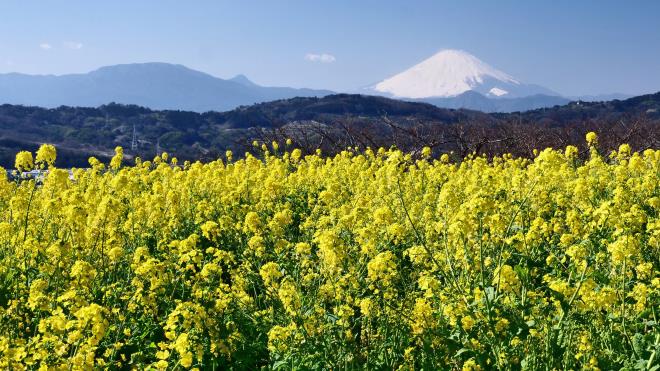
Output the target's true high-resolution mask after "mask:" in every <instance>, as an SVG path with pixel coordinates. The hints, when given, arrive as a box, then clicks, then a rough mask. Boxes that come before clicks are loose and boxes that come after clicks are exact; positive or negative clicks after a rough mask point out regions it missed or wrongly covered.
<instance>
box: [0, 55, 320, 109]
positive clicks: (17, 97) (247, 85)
mask: <svg viewBox="0 0 660 371" xmlns="http://www.w3.org/2000/svg"><path fill="white" fill-rule="evenodd" d="M331 93H332V92H331V91H328V90H313V89H294V88H286V87H264V86H259V85H257V84H255V83H253V82H252V81H250V80H249V79H248V78H247V77H245V76H243V75H239V76H236V77H234V78H233V79H228V80H224V79H220V78H217V77H214V76H211V75H209V74H206V73H203V72H199V71H195V70H192V69H189V68H187V67H184V66H181V65H174V64H167V63H140V64H122V65H115V66H108V67H102V68H99V69H98V70H95V71H92V72H89V73H85V74H70V75H61V76H53V75H25V74H18V73H9V74H1V75H0V103H10V104H23V105H30V106H41V107H48V108H53V107H58V106H63V105H64V106H81V107H97V106H100V105H103V104H108V103H111V102H115V103H123V104H136V105H140V106H145V107H149V108H152V109H173V110H186V111H196V112H205V111H227V110H231V109H234V108H236V107H238V106H243V105H250V104H254V103H260V102H266V101H272V100H277V99H285V98H293V97H301V96H302V97H305V96H325V95H328V94H331Z"/></svg>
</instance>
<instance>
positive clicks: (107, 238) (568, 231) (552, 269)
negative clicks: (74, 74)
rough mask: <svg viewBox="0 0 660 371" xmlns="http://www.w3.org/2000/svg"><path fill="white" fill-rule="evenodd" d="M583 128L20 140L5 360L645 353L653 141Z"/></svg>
mask: <svg viewBox="0 0 660 371" xmlns="http://www.w3.org/2000/svg"><path fill="white" fill-rule="evenodd" d="M597 141H598V140H597V137H596V135H595V134H593V133H590V134H588V136H587V142H588V147H589V148H590V149H589V153H578V149H577V148H575V147H568V148H565V149H561V150H552V149H547V150H544V151H540V152H539V153H538V155H537V156H536V157H535V158H534V159H531V160H528V159H515V158H510V157H508V156H505V157H504V158H493V159H490V160H489V159H486V158H485V157H478V156H472V157H470V158H467V159H465V160H463V161H460V162H459V163H451V162H450V161H449V158H448V156H447V155H446V154H445V155H442V156H441V157H440V158H438V159H431V158H430V150H429V149H428V148H425V149H424V150H423V151H422V153H421V154H419V155H416V156H411V155H409V154H405V153H402V152H400V151H397V150H382V149H381V150H378V151H372V150H369V149H367V150H366V151H351V150H347V151H344V152H343V153H341V154H339V155H337V156H335V157H332V158H324V157H322V156H320V155H309V156H302V155H301V153H300V151H299V150H295V149H292V148H290V145H284V144H282V145H281V146H278V145H277V144H276V143H274V144H273V145H272V146H269V147H268V148H266V147H265V146H264V151H263V156H261V157H260V158H256V157H253V156H250V155H248V156H247V157H246V158H244V159H241V160H236V161H233V160H232V159H231V154H230V153H228V154H227V156H228V158H227V159H223V160H218V161H215V162H211V163H207V164H202V163H192V164H190V163H186V164H179V165H180V166H172V165H173V164H176V160H175V159H170V158H168V156H167V155H166V154H163V155H162V156H160V157H157V158H155V159H154V160H153V161H140V160H137V161H136V163H135V164H134V165H132V166H129V165H127V164H122V151H121V148H118V149H117V152H118V153H117V155H116V156H115V157H114V158H113V160H112V161H111V162H110V164H107V165H104V164H102V163H100V162H98V161H96V160H95V159H93V158H92V159H90V164H91V166H92V168H91V169H89V170H74V176H73V177H72V178H73V179H71V178H70V177H69V173H68V171H66V170H60V169H56V168H54V167H53V166H52V163H53V161H54V160H55V156H56V153H55V148H54V147H52V146H50V145H44V146H42V147H41V149H40V150H39V151H38V152H37V153H36V158H33V157H32V154H31V153H28V152H21V153H19V154H18V155H17V159H16V167H17V169H20V170H29V169H31V168H33V167H34V166H36V167H37V168H48V167H50V171H49V173H48V175H47V176H46V177H45V179H43V181H36V182H35V180H33V179H13V180H10V178H9V177H7V176H4V174H3V176H0V368H1V369H13V370H19V369H24V368H27V369H64V370H69V369H90V368H106V367H109V368H140V369H142V368H151V369H180V368H185V369H187V368H198V369H229V368H231V369H255V368H267V369H270V368H274V369H358V368H369V369H404V370H413V369H425V370H436V369H438V370H441V369H448V370H449V369H463V370H480V369H481V370H486V369H543V370H545V369H548V370H549V369H591V370H596V369H603V370H609V369H620V368H626V369H658V365H659V364H660V354H659V353H660V349H659V348H660V330H659V327H658V316H660V305H659V304H660V273H659V269H660V264H659V261H660V220H659V219H658V213H659V212H660V182H659V177H660V150H653V149H649V150H645V151H644V152H643V153H631V150H630V147H629V146H627V145H622V146H621V147H620V149H619V151H618V152H615V153H611V154H599V153H598V143H597ZM581 158H582V159H581ZM584 158H586V159H584ZM2 172H3V173H5V171H4V170H2ZM11 172H12V171H11V170H8V173H11ZM19 178H20V176H19Z"/></svg>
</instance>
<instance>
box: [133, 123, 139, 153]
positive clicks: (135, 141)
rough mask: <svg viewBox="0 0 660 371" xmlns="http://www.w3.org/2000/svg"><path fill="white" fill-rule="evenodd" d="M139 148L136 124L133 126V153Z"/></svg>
mask: <svg viewBox="0 0 660 371" xmlns="http://www.w3.org/2000/svg"><path fill="white" fill-rule="evenodd" d="M137 147H138V145H137V135H136V134H135V124H133V140H131V151H133V152H135V151H136V150H137Z"/></svg>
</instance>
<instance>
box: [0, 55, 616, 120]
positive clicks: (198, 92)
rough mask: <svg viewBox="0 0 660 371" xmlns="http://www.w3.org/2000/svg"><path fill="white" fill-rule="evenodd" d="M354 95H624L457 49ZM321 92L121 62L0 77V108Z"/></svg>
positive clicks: (536, 99)
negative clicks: (523, 77) (524, 78)
mask: <svg viewBox="0 0 660 371" xmlns="http://www.w3.org/2000/svg"><path fill="white" fill-rule="evenodd" d="M359 92H360V93H361V94H369V95H380V96H386V97H389V98H395V99H399V100H407V101H415V102H426V103H430V104H433V105H435V106H437V107H441V108H467V109H472V110H478V111H482V112H515V111H526V110H530V109H536V108H544V107H553V106H555V105H562V104H567V103H568V102H570V101H571V100H587V101H591V100H609V99H612V98H617V99H622V98H626V97H627V96H624V95H610V96H590V97H570V98H567V97H562V96H560V95H559V94H557V93H555V92H553V91H552V90H550V89H547V88H544V87H541V86H538V85H534V84H526V83H522V82H520V81H519V80H517V79H515V78H513V77H512V76H510V75H508V74H506V73H504V72H502V71H500V70H497V69H495V68H493V67H491V66H489V65H488V64H486V63H485V62H483V61H481V60H479V59H478V58H476V57H475V56H473V55H470V54H469V53H467V52H464V51H458V50H444V51H441V52H439V53H437V54H435V55H434V56H432V57H431V58H428V59H427V60H425V61H423V62H421V63H419V64H417V65H415V66H413V67H411V68H409V69H407V70H405V71H403V72H401V73H399V74H397V75H394V76H392V77H390V78H387V79H384V80H383V81H381V82H379V83H377V84H374V85H372V86H370V87H368V88H365V89H359ZM329 94H334V92H332V91H329V90H314V89H295V88H289V87H265V86H260V85H258V84H256V83H254V82H252V81H250V80H249V79H248V78H247V77H246V76H244V75H238V76H236V77H234V78H231V79H221V78H218V77H214V76H212V75H209V74H206V73H203V72H199V71H195V70H192V69H189V68H187V67H184V66H181V65H174V64H167V63H139V64H122V65H114V66H107V67H102V68H99V69H97V70H95V71H92V72H89V73H84V74H69V75H59V76H55V75H26V74H19V73H8V74H0V104H2V103H8V104H22V105H29V106H40V107H46V108H55V107H59V106H76V107H97V106H100V105H103V104H108V103H112V102H114V103H121V104H135V105H139V106H143V107H148V108H151V109H157V110H184V111H194V112H206V111H229V110H232V109H235V108H237V107H240V106H249V105H252V104H255V103H263V102H269V101H273V100H278V99H288V98H294V97H323V96H326V95H329Z"/></svg>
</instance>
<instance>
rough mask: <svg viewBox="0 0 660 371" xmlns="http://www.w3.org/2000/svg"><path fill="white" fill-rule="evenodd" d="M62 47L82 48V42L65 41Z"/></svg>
mask: <svg viewBox="0 0 660 371" xmlns="http://www.w3.org/2000/svg"><path fill="white" fill-rule="evenodd" d="M64 47H65V48H67V49H82V47H83V44H82V43H79V42H77V41H65V42H64Z"/></svg>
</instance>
